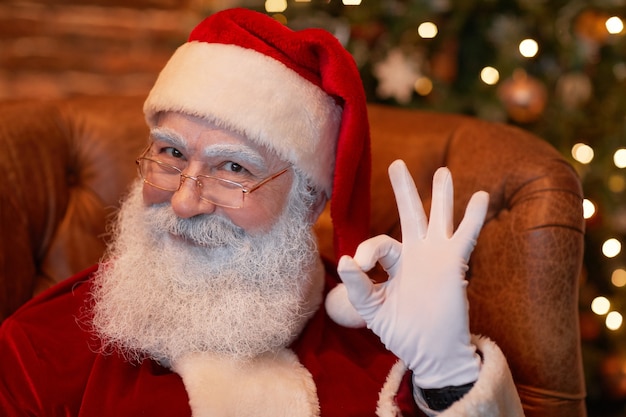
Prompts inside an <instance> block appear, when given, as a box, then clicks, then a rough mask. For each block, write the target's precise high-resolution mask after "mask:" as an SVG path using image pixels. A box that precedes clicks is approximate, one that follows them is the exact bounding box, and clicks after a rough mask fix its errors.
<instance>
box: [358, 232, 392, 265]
mask: <svg viewBox="0 0 626 417" xmlns="http://www.w3.org/2000/svg"><path fill="white" fill-rule="evenodd" d="M401 252H402V244H401V243H400V242H398V241H397V240H395V239H393V238H391V237H389V236H387V235H378V236H375V237H373V238H370V239H367V240H366V241H364V242H362V243H361V244H360V245H359V247H358V248H357V249H356V253H355V254H354V261H355V262H356V263H357V264H358V265H359V267H360V268H361V269H362V270H363V271H369V270H370V269H372V268H373V267H374V265H376V263H377V262H379V263H380V265H381V266H382V267H383V268H384V269H385V271H389V270H390V269H392V268H393V267H394V265H396V263H397V262H398V259H399V258H400V253H401Z"/></svg>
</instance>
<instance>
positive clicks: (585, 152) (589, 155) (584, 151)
mask: <svg viewBox="0 0 626 417" xmlns="http://www.w3.org/2000/svg"><path fill="white" fill-rule="evenodd" d="M593 156H594V153H593V149H592V148H591V146H589V145H586V144H584V143H577V144H575V145H574V146H572V157H573V158H574V159H575V160H577V161H578V162H580V163H581V164H588V163H590V162H591V161H592V160H593Z"/></svg>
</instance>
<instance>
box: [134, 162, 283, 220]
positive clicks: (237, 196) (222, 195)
mask: <svg viewBox="0 0 626 417" xmlns="http://www.w3.org/2000/svg"><path fill="white" fill-rule="evenodd" d="M135 162H136V163H137V170H138V171H139V176H140V177H141V179H142V180H143V182H144V183H146V184H148V185H151V186H153V187H155V188H158V189H159V190H163V191H170V192H175V191H178V190H179V189H180V187H181V185H182V184H183V182H185V180H186V179H190V180H193V181H194V182H195V183H196V189H197V190H198V194H199V197H200V199H202V200H204V201H207V202H209V203H212V204H215V205H218V206H222V207H227V208H234V209H238V208H242V207H243V205H244V196H245V195H246V194H250V193H252V192H253V191H255V190H258V189H259V188H260V187H261V186H262V185H264V184H267V183H268V182H270V181H271V180H273V179H275V178H278V177H279V176H281V175H282V174H284V173H285V172H287V171H288V170H289V168H290V167H291V166H287V167H285V168H283V169H281V170H280V171H278V172H276V173H274V174H272V175H270V176H269V177H266V178H264V179H262V180H261V181H259V182H258V183H256V184H255V185H253V186H252V187H245V186H244V185H242V184H240V183H238V182H235V181H231V180H228V179H225V178H219V177H215V176H212V175H196V176H195V177H194V176H191V175H187V174H185V173H183V171H182V170H181V169H180V168H178V167H175V166H173V165H170V164H168V163H165V162H162V161H159V160H158V159H154V158H150V157H147V156H140V157H139V158H137V160H136V161H135Z"/></svg>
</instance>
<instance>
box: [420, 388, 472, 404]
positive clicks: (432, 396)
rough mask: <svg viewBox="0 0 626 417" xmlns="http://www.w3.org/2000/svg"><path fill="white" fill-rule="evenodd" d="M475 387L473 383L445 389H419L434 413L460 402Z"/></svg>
mask: <svg viewBox="0 0 626 417" xmlns="http://www.w3.org/2000/svg"><path fill="white" fill-rule="evenodd" d="M473 386H474V383H473V382H470V383H468V384H465V385H459V386H450V387H443V388H419V390H420V392H421V393H422V398H424V401H426V404H428V408H430V409H431V410H433V411H442V410H445V409H446V408H448V407H450V406H451V405H452V403H454V402H455V401H458V400H460V399H461V398H462V397H463V396H464V395H465V394H467V393H468V391H469V390H471V389H472V387H473Z"/></svg>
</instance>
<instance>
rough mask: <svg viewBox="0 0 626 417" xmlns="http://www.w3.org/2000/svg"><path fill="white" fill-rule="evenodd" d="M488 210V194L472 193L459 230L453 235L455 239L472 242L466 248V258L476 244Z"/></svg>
mask: <svg viewBox="0 0 626 417" xmlns="http://www.w3.org/2000/svg"><path fill="white" fill-rule="evenodd" d="M488 208H489V194H488V193H486V192H485V191H478V192H476V193H474V195H472V198H470V201H469V203H467V208H466V209H465V215H464V216H463V220H461V224H459V228H458V229H457V231H456V233H455V234H454V237H455V239H461V240H462V241H465V242H472V245H471V246H469V247H468V253H467V254H466V256H467V257H469V254H470V253H471V251H472V249H473V248H474V245H475V244H476V240H477V239H478V235H479V233H480V229H481V228H482V226H483V223H484V222H485V217H486V215H487V209H488Z"/></svg>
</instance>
